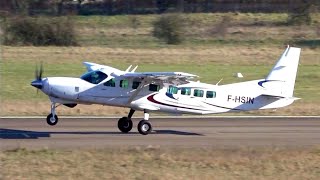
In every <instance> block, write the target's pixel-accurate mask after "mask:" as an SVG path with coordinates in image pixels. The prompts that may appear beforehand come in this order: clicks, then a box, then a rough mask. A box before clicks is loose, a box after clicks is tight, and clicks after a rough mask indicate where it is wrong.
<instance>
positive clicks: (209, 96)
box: [206, 91, 216, 98]
mask: <svg viewBox="0 0 320 180" xmlns="http://www.w3.org/2000/svg"><path fill="white" fill-rule="evenodd" d="M206 97H207V98H215V97H216V92H215V91H207V94H206Z"/></svg>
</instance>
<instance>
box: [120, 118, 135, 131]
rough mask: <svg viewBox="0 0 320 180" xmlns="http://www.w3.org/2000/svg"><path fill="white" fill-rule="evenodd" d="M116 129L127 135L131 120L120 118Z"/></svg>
mask: <svg viewBox="0 0 320 180" xmlns="http://www.w3.org/2000/svg"><path fill="white" fill-rule="evenodd" d="M118 128H119V130H120V131H121V132H123V133H128V132H129V131H131V129H132V120H131V119H130V118H128V117H122V118H120V119H119V121H118Z"/></svg>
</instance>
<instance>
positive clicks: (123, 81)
mask: <svg viewBox="0 0 320 180" xmlns="http://www.w3.org/2000/svg"><path fill="white" fill-rule="evenodd" d="M128 86H129V81H128V80H126V79H123V80H121V81H120V87H122V88H128Z"/></svg>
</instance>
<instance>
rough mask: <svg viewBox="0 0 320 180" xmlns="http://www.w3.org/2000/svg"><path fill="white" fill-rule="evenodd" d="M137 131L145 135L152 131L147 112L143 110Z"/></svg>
mask: <svg viewBox="0 0 320 180" xmlns="http://www.w3.org/2000/svg"><path fill="white" fill-rule="evenodd" d="M138 131H139V133H140V134H142V135H147V134H149V133H150V132H151V131H152V125H151V123H150V122H149V113H147V112H146V111H144V118H143V120H141V121H140V122H139V124H138Z"/></svg>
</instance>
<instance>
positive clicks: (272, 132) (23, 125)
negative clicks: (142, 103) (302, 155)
mask: <svg viewBox="0 0 320 180" xmlns="http://www.w3.org/2000/svg"><path fill="white" fill-rule="evenodd" d="M139 120H140V119H133V123H134V127H133V129H132V131H131V132H130V133H128V134H123V133H121V132H119V130H118V128H117V121H118V119H117V118H105V119H104V118H81V119H80V118H63V117H61V118H60V119H59V123H58V124H57V125H56V126H49V125H47V124H46V121H45V118H43V119H39V118H26V119H24V118H19V119H17V118H0V149H1V150H5V149H13V148H31V149H39V148H66V149H69V148H70V149H74V148H105V147H118V146H120V147H122V146H123V147H131V146H132V147H135V146H156V147H173V148H175V147H186V148H189V147H211V148H238V147H298V148H299V147H310V146H318V145H320V118H319V117H309V118H308V117H233V118H223V117H214V118H207V117H206V118H194V117H192V118H178V117H177V118H151V119H150V122H151V123H152V125H153V132H152V133H151V134H149V135H147V136H143V135H140V134H139V133H138V131H137V128H136V125H137V124H138V122H139Z"/></svg>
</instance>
